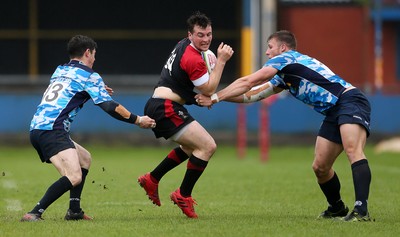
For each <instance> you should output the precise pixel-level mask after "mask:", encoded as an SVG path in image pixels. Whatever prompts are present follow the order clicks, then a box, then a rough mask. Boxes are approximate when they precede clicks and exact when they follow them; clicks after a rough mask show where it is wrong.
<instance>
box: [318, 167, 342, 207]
mask: <svg viewBox="0 0 400 237" xmlns="http://www.w3.org/2000/svg"><path fill="white" fill-rule="evenodd" d="M319 187H320V188H321V190H322V192H323V193H324V195H325V197H326V200H327V201H328V203H329V206H330V209H331V210H332V211H336V210H340V209H342V208H343V207H344V203H343V201H342V199H341V197H340V181H339V177H338V176H337V174H336V172H335V173H334V174H333V177H332V178H331V179H330V180H329V181H328V182H325V183H323V184H319Z"/></svg>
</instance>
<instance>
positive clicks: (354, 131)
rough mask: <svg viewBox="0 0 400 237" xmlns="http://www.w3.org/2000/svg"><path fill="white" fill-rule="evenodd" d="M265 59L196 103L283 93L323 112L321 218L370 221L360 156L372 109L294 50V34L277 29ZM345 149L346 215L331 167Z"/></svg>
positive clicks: (316, 165)
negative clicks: (351, 199) (349, 177)
mask: <svg viewBox="0 0 400 237" xmlns="http://www.w3.org/2000/svg"><path fill="white" fill-rule="evenodd" d="M266 55H267V56H268V58H270V60H269V61H267V62H266V63H265V65H264V67H263V68H261V69H259V70H258V71H256V72H254V73H253V74H250V75H248V76H245V77H242V78H239V79H237V80H236V81H234V82H233V83H232V84H230V85H229V86H227V87H226V88H224V89H223V90H221V91H219V92H217V93H215V94H213V95H212V96H211V98H210V97H207V96H203V95H197V96H196V98H197V101H198V103H199V104H201V105H203V106H211V105H212V104H214V103H217V102H219V101H221V100H226V101H231V102H237V103H249V102H255V101H258V100H261V99H263V98H266V97H268V96H270V95H272V94H275V93H279V92H281V91H282V90H287V91H288V92H289V93H290V94H292V95H293V96H294V97H295V98H296V99H298V100H300V101H302V102H304V103H305V104H307V105H309V106H311V107H312V108H313V109H314V110H315V111H317V112H319V113H321V114H323V115H324V116H325V119H324V121H323V123H322V125H321V127H320V130H319V133H318V137H317V140H316V144H315V156H314V162H313V165H312V168H313V170H314V173H315V175H316V177H317V181H318V184H319V186H320V188H321V190H322V192H323V193H324V195H325V197H326V199H327V201H328V208H327V209H326V210H325V211H323V212H322V213H321V214H320V215H319V217H320V218H333V217H343V218H342V220H344V221H370V220H371V218H370V217H369V213H368V196H369V188H370V183H371V171H370V168H369V165H368V161H367V158H366V157H365V154H364V146H365V143H366V139H367V137H368V136H369V133H370V113H371V106H370V104H369V102H368V100H367V98H366V97H365V95H364V94H363V93H362V92H361V91H360V90H359V89H357V88H355V87H354V86H352V85H351V84H350V83H348V82H346V81H345V80H343V79H342V78H341V77H339V76H338V75H336V74H334V73H333V72H332V71H331V70H330V69H329V68H328V67H327V66H325V65H324V64H322V63H321V62H319V61H318V60H316V59H314V58H311V57H309V56H307V55H304V54H301V53H299V52H298V51H296V39H295V36H294V35H293V34H292V33H291V32H289V31H278V32H276V33H274V34H272V35H271V36H270V37H269V38H268V48H267V51H266ZM343 151H344V152H345V153H346V155H347V157H348V160H349V162H350V164H351V168H352V173H353V183H354V191H355V203H354V208H353V210H352V211H351V212H350V213H349V214H348V211H349V209H348V208H347V206H346V205H345V204H344V202H343V201H342V199H341V196H340V182H339V178H338V175H337V174H336V172H335V171H334V170H333V168H332V167H333V163H334V162H335V160H336V158H337V157H338V156H339V155H340V154H341V153H342V152H343Z"/></svg>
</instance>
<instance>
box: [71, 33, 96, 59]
mask: <svg viewBox="0 0 400 237" xmlns="http://www.w3.org/2000/svg"><path fill="white" fill-rule="evenodd" d="M87 49H89V50H90V51H91V52H92V51H93V50H95V49H97V43H96V42H95V41H94V40H93V39H92V38H90V37H88V36H84V35H75V36H74V37H72V38H71V39H70V40H69V42H68V46H67V51H68V55H69V57H70V58H75V57H82V56H83V54H84V53H85V51H86V50H87Z"/></svg>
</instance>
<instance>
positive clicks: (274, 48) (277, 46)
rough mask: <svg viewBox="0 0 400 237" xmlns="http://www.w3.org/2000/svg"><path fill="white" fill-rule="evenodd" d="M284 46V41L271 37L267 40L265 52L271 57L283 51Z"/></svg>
mask: <svg viewBox="0 0 400 237" xmlns="http://www.w3.org/2000/svg"><path fill="white" fill-rule="evenodd" d="M286 48H287V47H286V45H285V44H284V43H282V42H280V41H278V40H277V39H276V38H272V39H270V40H269V41H268V46H267V51H266V52H265V54H266V55H267V56H268V58H273V57H275V56H277V55H280V54H281V53H283V52H285V50H286Z"/></svg>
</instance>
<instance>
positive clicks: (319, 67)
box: [264, 50, 352, 114]
mask: <svg viewBox="0 0 400 237" xmlns="http://www.w3.org/2000/svg"><path fill="white" fill-rule="evenodd" d="M264 66H271V67H273V68H275V69H277V70H278V73H277V74H276V75H275V77H273V78H272V79H271V83H272V84H273V85H274V86H277V87H280V88H283V89H286V90H288V91H289V92H290V94H292V95H293V96H294V97H296V98H297V99H298V100H300V101H302V102H304V103H305V104H307V105H310V106H311V107H312V108H313V109H314V110H315V111H317V112H319V113H321V114H325V111H326V110H327V109H329V108H331V107H332V106H334V105H335V104H336V102H337V101H338V99H339V96H340V95H341V94H342V93H343V91H344V90H345V89H346V88H348V87H351V86H352V85H351V84H350V83H348V82H346V81H345V80H343V79H342V78H341V77H339V76H338V75H336V74H335V73H333V72H332V71H331V70H330V69H329V68H328V67H327V66H325V65H324V64H322V63H321V62H319V61H318V60H316V59H314V58H311V57H309V56H307V55H304V54H301V53H299V52H297V51H294V50H290V51H288V52H285V53H282V54H280V55H278V56H275V57H273V58H271V59H270V60H268V61H267V62H266V63H265V64H264Z"/></svg>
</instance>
